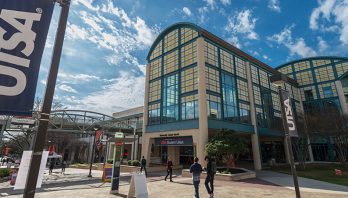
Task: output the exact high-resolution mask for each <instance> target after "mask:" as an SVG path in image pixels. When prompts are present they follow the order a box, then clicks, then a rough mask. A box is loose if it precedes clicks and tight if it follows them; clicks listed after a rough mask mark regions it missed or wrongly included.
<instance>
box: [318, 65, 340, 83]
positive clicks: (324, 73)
mask: <svg viewBox="0 0 348 198" xmlns="http://www.w3.org/2000/svg"><path fill="white" fill-rule="evenodd" d="M315 76H316V78H317V82H324V81H329V80H334V79H335V76H334V73H333V70H332V66H331V65H329V66H326V67H321V68H317V69H315Z"/></svg>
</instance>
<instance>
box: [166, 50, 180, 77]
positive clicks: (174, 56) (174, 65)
mask: <svg viewBox="0 0 348 198" xmlns="http://www.w3.org/2000/svg"><path fill="white" fill-rule="evenodd" d="M178 62H179V61H178V50H175V51H173V52H171V53H169V54H167V55H165V56H164V63H163V64H164V65H163V73H164V74H168V73H171V72H173V71H176V70H178V67H179V65H178Z"/></svg>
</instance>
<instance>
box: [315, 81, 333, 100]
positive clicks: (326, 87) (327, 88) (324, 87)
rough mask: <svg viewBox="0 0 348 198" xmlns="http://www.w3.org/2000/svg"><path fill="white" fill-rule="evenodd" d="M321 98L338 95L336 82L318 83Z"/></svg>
mask: <svg viewBox="0 0 348 198" xmlns="http://www.w3.org/2000/svg"><path fill="white" fill-rule="evenodd" d="M318 88H319V94H320V98H330V97H334V96H337V90H336V85H335V83H333V82H332V83H325V84H320V85H318Z"/></svg>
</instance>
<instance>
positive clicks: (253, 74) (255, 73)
mask: <svg viewBox="0 0 348 198" xmlns="http://www.w3.org/2000/svg"><path fill="white" fill-rule="evenodd" d="M251 78H252V81H253V83H256V84H259V73H258V68H257V67H255V66H254V65H251Z"/></svg>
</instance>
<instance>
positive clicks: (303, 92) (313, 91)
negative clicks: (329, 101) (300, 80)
mask: <svg viewBox="0 0 348 198" xmlns="http://www.w3.org/2000/svg"><path fill="white" fill-rule="evenodd" d="M300 90H301V92H300V93H301V98H302V100H305V101H307V99H310V100H313V99H314V100H315V99H317V91H316V88H315V87H314V86H308V87H304V88H301V89H300ZM306 91H310V92H311V93H309V92H308V94H309V95H308V96H306ZM311 96H312V97H311ZM311 98H313V99H311Z"/></svg>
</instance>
